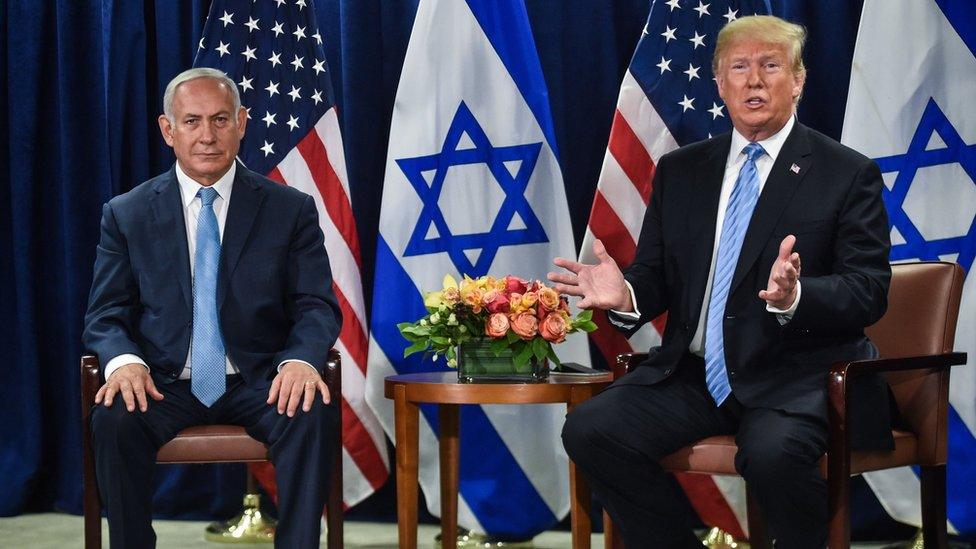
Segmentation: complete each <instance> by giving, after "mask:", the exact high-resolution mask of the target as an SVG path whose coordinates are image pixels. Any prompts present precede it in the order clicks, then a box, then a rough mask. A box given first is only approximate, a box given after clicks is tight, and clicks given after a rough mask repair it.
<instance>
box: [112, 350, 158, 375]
mask: <svg viewBox="0 0 976 549" xmlns="http://www.w3.org/2000/svg"><path fill="white" fill-rule="evenodd" d="M126 364H142V365H143V366H145V368H146V371H147V372H148V371H149V366H147V365H146V361H144V360H142V359H141V358H139V357H138V356H136V355H134V354H131V353H127V354H124V355H119V356H117V357H115V358H113V359H112V360H110V361H108V364H106V365H105V379H106V380H108V378H109V377H111V376H112V374H114V373H115V370H118V369H119V368H121V367H123V366H125V365H126Z"/></svg>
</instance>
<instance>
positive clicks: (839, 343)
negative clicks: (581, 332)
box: [620, 123, 892, 447]
mask: <svg viewBox="0 0 976 549" xmlns="http://www.w3.org/2000/svg"><path fill="white" fill-rule="evenodd" d="M730 144H731V134H725V135H721V136H719V137H716V138H713V139H709V140H707V141H702V142H699V143H695V144H692V145H689V146H687V147H682V148H680V149H678V150H676V151H673V152H671V153H669V154H667V155H665V156H664V157H662V158H661V161H660V162H659V163H658V166H657V170H656V173H655V175H654V183H653V192H652V196H651V202H650V204H649V205H648V208H647V213H646V215H645V217H644V224H643V227H642V229H641V236H640V242H639V244H638V247H637V253H636V257H635V259H634V262H633V263H632V264H631V265H630V266H629V267H627V268H626V269H625V270H624V275H625V277H626V279H627V280H628V281H629V282H630V283H631V284H632V285H633V287H634V294H635V296H636V298H637V307H638V309H639V310H640V311H641V314H642V317H641V322H646V321H649V320H651V319H653V318H654V317H656V316H658V315H659V314H661V313H662V312H664V311H667V312H668V322H667V328H666V329H665V331H664V335H663V341H662V345H661V346H660V348H655V349H652V353H651V354H652V356H651V357H650V358H649V359H648V360H647V361H646V362H645V363H644V364H643V365H642V366H641V367H639V368H637V369H636V370H635V371H634V372H633V373H631V374H629V375H627V376H625V377H623V378H622V379H621V380H620V383H637V384H654V383H657V382H659V381H661V380H663V379H665V378H667V377H668V376H670V375H672V374H673V373H674V372H675V371H676V370H677V369H678V368H679V364H682V363H683V362H682V361H681V358H682V357H683V355H684V354H685V353H687V352H688V345H689V343H690V342H691V339H692V336H693V335H694V332H695V329H696V327H697V326H698V320H699V315H700V314H701V309H702V302H703V300H704V297H705V293H706V287H705V286H706V282H707V278H708V270H709V266H710V263H711V254H712V248H713V245H714V241H715V223H716V219H717V211H718V202H719V192H720V189H721V186H722V178H723V175H724V172H725V165H726V160H727V157H728V154H729V147H730ZM794 165H795V166H797V167H798V168H799V169H798V170H797V169H796V168H793V166H794ZM882 184H883V183H882V179H881V172H880V170H879V169H878V167H877V165H876V164H875V163H874V162H872V161H871V160H870V159H868V158H866V157H864V156H862V155H861V154H859V153H857V152H855V151H853V150H851V149H849V148H847V147H844V146H843V145H841V144H839V143H837V142H836V141H834V140H832V139H830V138H828V137H826V136H824V135H821V134H819V133H817V132H815V131H813V130H811V129H809V128H807V127H805V126H802V125H800V124H799V123H797V124H796V125H795V126H794V128H793V130H792V131H791V133H790V135H789V136H788V138H787V140H786V142H785V144H784V145H783V148H782V150H781V151H780V153H779V156H778V157H777V158H776V161H775V163H774V165H773V168H772V171H771V172H770V174H769V178H768V179H767V181H766V184H765V186H764V188H763V191H762V194H761V195H760V197H759V201H758V203H757V204H756V209H755V211H754V213H753V217H752V220H751V222H750V224H749V228H748V230H747V232H746V235H745V239H744V241H743V244H742V251H741V253H740V256H739V262H738V264H737V265H736V269H735V272H734V275H733V278H732V283H731V284H732V285H731V288H730V292H729V297H728V302H727V305H726V310H725V315H726V316H725V325H724V330H725V357H726V367H727V370H728V374H729V379H730V382H731V385H732V389H733V394H734V395H735V397H736V398H737V399H738V400H739V401H740V402H742V404H744V405H746V406H757V407H769V408H775V409H780V410H784V411H787V412H790V413H797V414H808V415H815V416H818V417H821V418H824V420H826V416H827V407H826V381H827V379H826V378H827V371H828V369H829V367H830V365H831V364H832V363H833V362H835V361H839V360H848V359H857V358H868V357H873V356H876V350H875V348H874V346H873V345H872V344H871V343H870V342H869V341H868V340H867V338H866V337H865V335H864V328H865V327H866V326H869V325H871V324H873V323H874V322H876V321H877V320H878V319H879V318H880V317H881V315H882V314H884V312H885V309H886V307H887V291H888V283H889V280H890V278H891V269H890V267H889V265H888V251H889V247H890V243H889V240H888V222H887V215H886V213H885V208H884V203H883V202H882V197H881V186H882ZM788 234H793V235H796V239H797V240H796V246H795V247H794V251H796V252H798V253H799V254H800V260H801V262H802V272H801V278H800V283H801V285H802V294H801V297H800V303H799V306H798V307H797V309H796V313H795V314H794V316H793V318H792V320H791V321H790V322H789V323H787V324H786V325H785V326H784V325H780V323H779V321H778V320H777V317H776V315H775V314H772V313H770V312H768V311H767V310H766V302H765V301H763V300H762V299H760V298H759V297H758V293H759V291H760V290H761V289H765V288H766V284H767V280H768V278H769V271H770V267H771V266H772V264H773V261H774V260H775V259H776V256H777V255H778V252H779V245H780V242H781V241H782V240H783V238H784V237H785V236H786V235H788ZM684 363H687V362H684ZM855 390H856V391H858V392H857V393H856V396H855V398H854V405H855V411H854V413H855V425H854V430H853V439H852V440H853V442H854V443H855V444H858V445H859V446H862V447H863V446H871V447H890V446H891V444H892V441H891V432H890V421H889V411H888V399H887V397H888V394H887V387H886V386H885V385H884V383H883V381H882V380H881V379H880V378H871V379H867V380H864V381H863V382H862V383H861V384H860V386H859V387H856V388H855Z"/></svg>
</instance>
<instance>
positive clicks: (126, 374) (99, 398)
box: [95, 363, 163, 412]
mask: <svg viewBox="0 0 976 549" xmlns="http://www.w3.org/2000/svg"><path fill="white" fill-rule="evenodd" d="M120 393H121V394H122V400H124V401H125V408H126V409H127V410H129V411H130V412H134V411H135V410H136V404H137V403H138V404H139V411H140V412H145V411H146V410H147V409H149V401H147V400H146V395H147V394H148V395H149V396H150V397H152V399H153V400H163V393H160V392H159V391H158V390H156V384H155V383H153V380H152V376H150V375H149V370H147V369H146V367H145V366H143V365H142V364H138V363H131V364H126V365H125V366H122V367H120V368H119V369H118V370H115V371H114V372H112V375H110V376H108V379H107V380H105V385H102V388H101V389H99V390H98V392H97V393H95V404H101V403H102V402H103V401H104V402H105V407H106V408H108V407H109V406H111V405H112V401H113V400H114V399H115V396H116V395H118V394H120Z"/></svg>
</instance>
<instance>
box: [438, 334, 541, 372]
mask: <svg viewBox="0 0 976 549" xmlns="http://www.w3.org/2000/svg"><path fill="white" fill-rule="evenodd" d="M491 341H492V340H491V339H488V338H479V339H475V340H471V341H469V342H467V343H465V344H464V345H459V346H458V360H457V370H458V382H460V383H541V382H544V381H546V379H547V378H548V377H549V361H548V359H545V358H544V359H542V360H537V359H536V358H535V357H532V359H531V360H529V363H528V364H525V365H523V366H516V365H515V361H514V360H513V357H512V351H511V349H508V348H506V349H504V350H503V351H502V352H501V353H499V354H498V355H497V356H496V355H495V353H494V352H492V350H491Z"/></svg>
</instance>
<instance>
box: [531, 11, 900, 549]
mask: <svg viewBox="0 0 976 549" xmlns="http://www.w3.org/2000/svg"><path fill="white" fill-rule="evenodd" d="M804 38H805V32H804V30H803V29H802V27H799V26H797V25H793V24H790V23H788V22H786V21H783V20H781V19H777V18H775V17H768V16H762V17H743V18H740V19H737V20H735V21H733V22H731V23H729V24H728V25H727V26H726V27H725V28H724V29H723V30H722V31H721V33H720V34H719V36H718V39H717V42H716V50H715V57H714V60H713V70H714V73H715V76H716V83H717V85H718V89H719V94H720V95H721V97H722V99H723V101H724V102H725V106H726V108H727V109H728V114H729V117H730V119H731V121H732V125H733V127H734V130H733V132H732V133H731V134H725V135H721V136H718V137H716V138H713V139H709V140H707V141H703V142H699V143H695V144H692V145H689V146H687V147H683V148H680V149H678V150H676V151H674V152H671V153H669V154H666V155H664V156H663V157H662V158H661V159H660V161H659V162H658V165H657V168H656V172H655V175H654V182H653V191H652V196H651V201H650V204H649V205H648V208H647V212H646V215H645V217H644V222H643V227H642V229H641V236H640V241H639V244H638V247H637V253H636V257H635V259H634V262H633V263H632V264H631V265H630V266H628V267H627V268H626V269H624V271H623V272H622V273H621V271H620V270H619V269H618V268H617V265H616V264H615V263H614V261H613V260H612V259H611V258H609V257H608V256H607V254H606V252H605V250H604V247H603V245H602V243H600V242H599V241H596V242H595V244H594V251H595V252H596V255H597V257H598V258H599V260H600V263H599V264H597V265H583V264H579V263H576V262H573V261H568V260H565V259H560V258H557V259H556V261H555V263H556V264H557V265H559V266H561V267H564V268H565V269H567V270H568V271H569V272H568V273H566V272H564V273H550V279H551V280H553V281H555V282H557V283H558V285H557V289H558V290H560V291H562V292H566V293H569V294H572V295H577V296H582V297H583V299H582V300H581V301H580V303H579V305H580V307H583V308H600V309H607V310H609V311H610V313H609V314H610V319H611V321H612V322H613V323H614V324H616V325H618V326H620V327H621V328H622V329H624V330H631V331H633V330H636V328H637V327H639V326H640V325H641V324H643V323H645V322H648V321H649V320H651V319H653V318H654V317H656V316H658V315H659V314H661V313H662V312H664V311H667V313H668V320H667V328H666V329H665V331H664V334H663V341H662V344H661V346H660V347H656V348H654V349H652V350H651V353H650V357H649V358H648V359H647V360H646V361H645V362H644V363H643V364H641V365H640V366H639V367H638V368H636V370H635V371H633V372H631V373H630V374H628V375H626V376H624V377H623V378H621V379H620V380H618V381H617V382H616V383H614V384H613V385H612V386H611V387H610V388H609V389H608V390H606V391H604V392H603V393H601V394H600V395H598V396H596V397H595V398H593V399H591V400H589V401H587V402H586V403H584V404H583V405H581V406H579V407H577V408H575V409H574V411H573V412H572V413H570V414H569V415H568V417H567V419H566V424H565V427H564V430H563V441H564V444H565V446H566V449H567V452H568V453H569V455H570V457H571V458H572V459H573V460H574V461H575V462H576V463H577V465H578V466H579V467H580V468H581V469H582V471H583V473H584V475H585V476H586V478H587V479H588V480H589V481H590V482H591V483H592V486H593V489H594V491H596V492H597V494H598V495H599V496H600V498H601V500H602V501H603V503H604V504H605V506H606V508H607V509H608V510H609V512H610V514H611V516H612V517H613V518H614V520H615V522H616V523H617V524H618V525H619V527H620V528H621V531H622V534H623V538H624V542H625V543H626V545H627V547H655V548H667V547H699V548H700V547H701V543H700V542H698V541H697V539H695V537H694V535H693V534H692V532H691V528H690V527H689V520H688V517H687V516H686V515H685V514H684V512H683V511H682V507H681V506H679V505H676V501H677V500H676V497H677V494H675V493H674V492H673V490H674V488H673V486H674V484H673V483H672V482H670V481H669V479H668V478H667V476H666V474H665V472H664V471H663V470H662V469H661V467H660V466H659V465H658V460H659V459H660V458H662V457H664V456H666V455H668V454H670V453H672V452H673V451H675V450H677V449H678V448H680V447H682V446H685V445H687V444H689V443H692V442H694V441H696V440H698V439H701V438H704V437H706V436H711V435H719V434H734V435H735V437H736V442H737V443H738V446H739V453H738V454H737V456H736V459H735V464H736V469H737V470H738V471H739V473H741V474H742V476H743V477H745V479H746V481H747V482H748V484H749V486H750V487H751V489H752V490H753V491H754V493H755V495H756V496H757V499H758V503H759V506H760V508H761V511H762V513H763V514H764V515H765V517H766V519H767V520H768V522H769V524H770V527H771V529H772V533H773V535H774V537H775V538H776V542H777V546H778V547H789V548H793V547H823V546H824V543H825V541H826V521H827V494H826V485H825V481H824V479H823V478H822V477H821V475H820V473H819V471H818V469H817V463H818V461H819V460H820V458H821V456H823V454H824V452H825V449H826V430H827V425H826V417H827V407H826V381H827V379H826V377H827V376H826V374H827V370H828V368H829V366H830V365H831V363H833V362H834V361H837V360H846V359H857V358H865V357H871V356H875V355H876V350H875V348H874V347H873V345H872V344H871V343H870V342H869V341H868V340H867V339H866V337H865V336H864V327H866V326H868V325H870V324H872V323H874V322H875V321H877V320H878V319H879V318H880V317H881V315H882V314H883V313H884V311H885V308H886V306H887V289H888V283H889V279H890V276H891V271H890V268H889V266H888V250H889V242H888V225H887V218H886V215H885V209H884V205H883V202H882V198H881V188H882V179H881V173H880V171H879V169H878V167H877V166H876V165H875V164H874V163H873V162H872V161H870V160H869V159H867V158H865V157H864V156H862V155H860V154H858V153H857V152H855V151H852V150H850V149H848V148H846V147H844V146H842V145H840V144H839V143H837V142H835V141H833V140H831V139H829V138H827V137H825V136H823V135H821V134H819V133H817V132H815V131H813V130H811V129H809V128H806V127H804V126H803V125H801V124H800V123H799V122H797V121H796V118H795V114H794V113H795V106H796V103H797V101H798V100H799V97H800V94H801V92H802V90H803V83H804V78H805V70H804V68H803V61H802V45H803V41H804ZM801 258H802V276H801ZM857 389H858V390H859V392H858V394H857V396H856V397H855V398H854V399H853V402H854V404H855V405H856V406H857V408H858V409H857V410H855V414H856V417H857V419H858V420H859V421H858V423H857V425H856V427H857V429H856V430H855V432H854V441H855V443H856V444H860V445H861V446H868V447H874V448H890V447H891V445H892V441H891V435H890V427H889V418H888V403H887V389H886V387H885V386H884V384H883V382H882V381H881V380H880V379H870V380H866V382H865V383H864V384H863V385H862V386H860V387H858V388H857Z"/></svg>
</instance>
